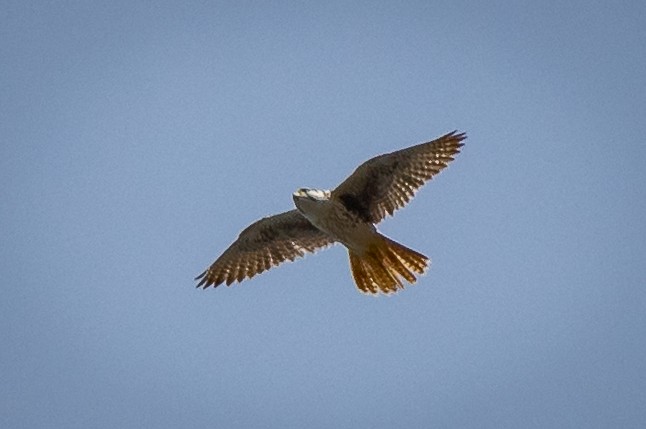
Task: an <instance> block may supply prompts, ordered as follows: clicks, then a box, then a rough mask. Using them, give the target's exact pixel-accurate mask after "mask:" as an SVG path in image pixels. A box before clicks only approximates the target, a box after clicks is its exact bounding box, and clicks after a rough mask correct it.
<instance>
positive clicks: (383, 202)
mask: <svg viewBox="0 0 646 429" xmlns="http://www.w3.org/2000/svg"><path fill="white" fill-rule="evenodd" d="M465 138H466V135H465V134H464V133H460V134H458V133H457V132H455V131H454V132H452V133H449V134H446V135H444V136H442V137H440V138H438V139H436V140H434V141H431V142H427V143H422V144H419V145H416V146H412V147H409V148H406V149H402V150H398V151H395V152H392V153H388V154H384V155H380V156H377V157H375V158H372V159H370V160H368V161H366V162H364V163H363V164H361V165H360V166H359V167H358V168H357V169H356V170H355V171H354V172H353V173H352V174H351V175H350V176H349V177H348V178H347V179H346V180H345V181H344V182H343V183H341V184H340V185H339V186H338V187H337V188H336V189H334V190H333V191H331V192H330V191H320V190H314V189H300V190H298V191H296V192H295V193H294V195H293V198H294V203H295V205H296V207H297V210H291V211H288V212H285V213H281V214H278V215H275V216H270V217H266V218H263V219H261V220H259V221H257V222H255V223H253V224H251V225H250V226H249V227H247V228H246V229H245V230H243V231H242V232H241V233H240V235H239V237H238V239H237V240H236V241H235V242H234V243H233V244H232V245H231V246H230V247H229V248H228V249H227V250H226V251H225V252H224V253H223V254H222V255H221V256H220V257H219V258H218V259H217V260H216V261H215V262H214V263H213V264H212V265H211V266H210V267H209V268H208V269H207V270H206V271H204V272H203V273H202V274H200V275H199V276H198V277H197V278H196V280H200V282H199V283H198V287H204V288H206V287H208V286H210V285H213V286H218V285H219V284H222V283H226V284H227V285H230V284H231V283H233V282H235V281H238V282H240V281H242V280H244V279H245V278H251V277H253V276H255V275H256V274H259V273H262V272H263V271H265V270H268V269H269V268H271V267H273V266H277V265H279V264H281V263H282V262H284V261H286V260H289V261H293V260H294V259H295V258H297V257H300V256H303V255H304V254H305V252H315V251H316V250H318V249H320V248H322V247H326V246H328V245H330V244H333V243H335V242H340V243H341V244H343V245H345V246H346V247H347V248H348V252H349V257H350V268H351V272H352V275H353V277H354V280H355V283H356V285H357V287H358V288H359V290H361V291H362V292H365V293H369V294H376V293H379V292H381V293H385V294H390V293H393V292H396V291H397V290H398V289H401V288H403V287H404V286H403V283H402V279H403V280H406V281H407V282H409V283H414V282H415V281H416V278H415V274H423V273H424V272H425V270H426V269H427V267H428V264H429V262H430V260H429V258H427V257H426V256H424V255H422V254H421V253H418V252H416V251H414V250H412V249H409V248H407V247H406V246H403V245H401V244H399V243H397V242H395V241H393V240H391V239H389V238H387V237H385V236H383V235H382V234H380V233H379V232H378V231H377V230H376V228H375V226H374V225H375V224H377V223H379V222H380V221H381V220H383V219H384V218H385V217H386V216H387V215H392V214H393V213H394V211H395V210H397V209H398V208H401V207H403V206H404V205H406V203H407V202H408V201H410V199H411V198H412V197H413V196H414V195H415V192H416V191H417V190H418V189H419V188H420V187H421V186H422V185H423V184H424V183H426V182H427V181H428V180H430V179H431V178H432V177H433V176H434V175H436V174H437V173H439V172H440V171H441V170H442V169H443V168H445V167H446V166H447V165H448V163H449V162H450V161H452V160H453V156H454V155H456V154H457V153H459V151H460V147H461V146H462V145H463V143H462V141H463V140H464V139H465Z"/></svg>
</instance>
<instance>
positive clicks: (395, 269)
mask: <svg viewBox="0 0 646 429" xmlns="http://www.w3.org/2000/svg"><path fill="white" fill-rule="evenodd" d="M375 237H376V239H375V241H374V243H372V245H371V246H370V247H369V248H368V249H367V250H366V251H365V252H364V253H363V254H359V253H357V252H354V251H352V250H349V256H350V269H351V270H352V277H354V281H355V283H356V284H357V287H358V288H359V290H361V291H362V292H364V293H369V294H377V293H379V292H382V293H384V294H391V293H394V292H397V290H398V289H403V288H404V285H403V283H402V281H401V278H403V279H404V280H406V281H407V282H409V283H415V281H416V280H417V279H416V278H415V274H414V273H417V274H424V272H425V271H426V269H427V267H428V264H429V263H430V260H429V259H428V258H427V257H426V256H424V255H422V254H421V253H418V252H416V251H414V250H412V249H409V248H408V247H406V246H404V245H402V244H399V243H397V242H395V241H393V240H391V239H389V238H388V237H385V236H383V235H381V234H379V235H377V236H375Z"/></svg>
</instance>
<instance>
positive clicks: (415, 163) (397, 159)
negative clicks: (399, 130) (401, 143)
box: [331, 131, 466, 223]
mask: <svg viewBox="0 0 646 429" xmlns="http://www.w3.org/2000/svg"><path fill="white" fill-rule="evenodd" d="M465 138H466V134H464V133H459V134H458V133H457V131H453V132H452V133H449V134H446V135H444V136H442V137H440V138H438V139H436V140H433V141H430V142H427V143H422V144H419V145H417V146H412V147H409V148H406V149H402V150H398V151H396V152H392V153H387V154H384V155H380V156H377V157H375V158H372V159H370V160H368V161H366V162H364V163H363V164H361V165H360V166H359V167H358V168H357V169H356V170H355V171H354V172H353V173H352V174H351V175H350V177H348V178H347V179H345V181H343V183H341V184H340V185H339V186H338V187H337V188H336V189H334V190H333V191H332V194H331V198H332V199H336V200H337V201H340V202H341V203H342V204H343V205H344V206H345V207H346V208H347V209H348V210H350V211H352V212H354V213H355V214H357V215H358V216H359V217H360V218H361V219H362V220H364V221H365V222H371V223H378V222H380V221H381V220H382V219H383V218H385V217H386V215H392V214H393V212H394V211H395V210H397V209H398V208H401V207H404V205H406V203H407V202H408V201H410V199H411V198H413V196H414V195H415V192H416V191H417V190H418V189H419V188H420V187H421V186H422V185H423V184H424V183H426V182H427V181H428V180H430V179H431V178H432V177H433V176H434V175H436V174H437V173H439V172H440V171H441V170H442V169H443V168H445V167H446V166H447V165H448V163H449V162H450V161H452V160H453V156H454V155H455V154H457V153H459V152H460V147H462V146H463V143H462V140H464V139H465Z"/></svg>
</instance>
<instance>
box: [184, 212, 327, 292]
mask: <svg viewBox="0 0 646 429" xmlns="http://www.w3.org/2000/svg"><path fill="white" fill-rule="evenodd" d="M333 242H334V240H333V239H332V238H331V237H330V236H328V235H327V234H326V233H324V232H322V231H321V230H319V229H317V228H316V227H315V226H313V225H312V224H311V223H310V222H309V221H308V220H307V219H306V218H305V217H304V216H303V215H301V214H300V213H299V212H298V210H291V211H288V212H285V213H280V214H277V215H274V216H270V217H266V218H263V219H260V220H259V221H257V222H255V223H253V224H251V225H249V226H248V227H247V228H246V229H245V230H244V231H242V232H241V233H240V235H239V236H238V239H237V240H236V241H235V242H234V243H233V244H232V245H231V246H229V248H228V249H227V250H225V251H224V253H223V254H222V255H221V256H220V257H219V258H218V259H217V260H216V261H215V262H214V263H213V264H212V265H211V266H210V267H209V268H208V269H207V270H206V271H204V272H203V273H202V274H200V275H199V276H197V277H196V278H195V280H200V279H201V280H200V282H199V283H198V285H197V287H203V288H205V289H206V288H207V287H209V286H210V285H213V287H217V286H218V285H219V284H221V283H225V282H226V284H227V286H228V285H230V284H231V283H233V282H235V281H238V282H241V281H242V280H244V279H245V278H251V277H253V276H255V275H256V274H260V273H262V272H263V271H266V270H268V269H270V268H271V267H275V266H277V265H279V264H281V263H282V262H285V261H287V260H289V261H293V260H294V259H296V258H297V257H300V256H304V255H305V252H314V251H316V250H317V249H319V248H321V247H325V246H327V245H329V244H332V243H333Z"/></svg>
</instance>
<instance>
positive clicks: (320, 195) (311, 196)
mask: <svg viewBox="0 0 646 429" xmlns="http://www.w3.org/2000/svg"><path fill="white" fill-rule="evenodd" d="M293 195H294V200H296V199H307V200H310V201H327V200H329V199H330V191H326V190H322V189H310V188H300V189H299V190H297V191H296V192H294V194H293Z"/></svg>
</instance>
